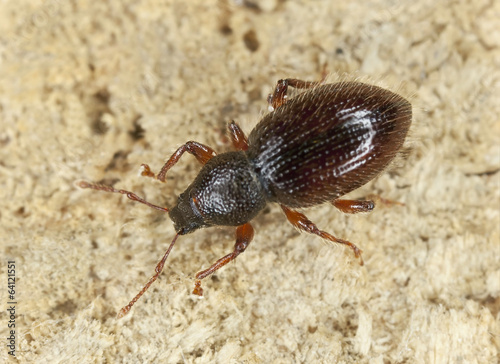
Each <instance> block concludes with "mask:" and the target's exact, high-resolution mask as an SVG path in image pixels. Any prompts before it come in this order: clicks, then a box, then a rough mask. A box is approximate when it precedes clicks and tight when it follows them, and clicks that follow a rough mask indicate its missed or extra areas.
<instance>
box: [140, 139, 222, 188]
mask: <svg viewBox="0 0 500 364" xmlns="http://www.w3.org/2000/svg"><path fill="white" fill-rule="evenodd" d="M185 152H188V153H189V154H192V155H193V156H194V157H195V158H196V159H197V160H198V162H200V163H201V164H205V163H207V162H208V161H209V160H210V159H212V158H213V157H215V156H216V155H217V153H216V152H215V151H214V150H213V149H212V148H210V147H209V146H206V145H205V144H201V143H198V142H193V141H189V142H187V143H185V144H183V145H181V146H180V147H179V148H178V149H177V150H176V151H175V152H174V154H172V156H171V157H170V158H169V159H168V161H167V162H166V163H165V164H164V165H163V167H162V168H161V170H160V172H159V173H158V174H157V175H155V174H154V173H153V172H152V171H151V168H150V167H149V166H148V165H147V164H142V168H143V170H142V172H141V175H142V176H145V177H151V178H156V179H157V180H159V181H161V182H165V177H166V175H167V172H168V170H169V169H170V168H172V167H173V166H174V165H175V164H176V163H177V162H178V161H179V159H180V158H181V157H182V155H183V154H184V153H185Z"/></svg>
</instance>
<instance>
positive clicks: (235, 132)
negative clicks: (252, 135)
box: [228, 120, 248, 151]
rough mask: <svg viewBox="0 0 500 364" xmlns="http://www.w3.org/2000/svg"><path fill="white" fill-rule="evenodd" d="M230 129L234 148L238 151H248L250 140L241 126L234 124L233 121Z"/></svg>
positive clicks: (229, 126)
mask: <svg viewBox="0 0 500 364" xmlns="http://www.w3.org/2000/svg"><path fill="white" fill-rule="evenodd" d="M228 129H229V135H230V137H231V141H232V142H233V146H234V147H235V148H236V149H238V150H243V151H245V150H248V138H247V136H246V135H245V133H243V130H241V128H240V127H239V125H238V124H236V123H235V122H234V120H231V122H230V123H229V125H228Z"/></svg>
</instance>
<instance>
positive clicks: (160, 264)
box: [116, 233, 180, 318]
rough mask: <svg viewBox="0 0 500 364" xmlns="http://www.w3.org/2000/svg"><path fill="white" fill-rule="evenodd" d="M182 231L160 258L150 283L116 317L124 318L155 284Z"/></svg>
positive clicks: (176, 235)
mask: <svg viewBox="0 0 500 364" xmlns="http://www.w3.org/2000/svg"><path fill="white" fill-rule="evenodd" d="M179 235H180V233H177V234H175V236H174V239H173V240H172V242H171V243H170V246H169V247H168V249H167V251H166V252H165V255H164V256H163V258H162V259H161V260H160V262H159V263H158V264H157V265H156V268H155V272H156V273H155V274H154V276H152V277H151V278H150V279H149V281H148V283H146V285H145V286H144V288H143V289H142V290H141V291H140V292H139V293H138V294H137V296H135V297H134V298H133V299H132V301H130V302H129V304H128V305H126V306H125V307H123V308H122V309H121V310H120V312H118V314H117V315H116V318H122V317H123V316H125V315H126V314H127V313H128V312H129V311H130V309H131V308H132V306H133V305H134V304H135V303H136V302H137V300H138V299H139V298H141V296H142V295H143V294H144V293H145V292H146V291H147V290H148V288H149V287H150V286H151V285H152V284H153V282H154V281H156V279H158V276H159V275H160V274H161V271H162V270H163V266H164V265H165V261H166V260H167V258H168V255H169V254H170V251H171V250H172V248H173V247H174V244H175V242H176V240H177V238H178V237H179Z"/></svg>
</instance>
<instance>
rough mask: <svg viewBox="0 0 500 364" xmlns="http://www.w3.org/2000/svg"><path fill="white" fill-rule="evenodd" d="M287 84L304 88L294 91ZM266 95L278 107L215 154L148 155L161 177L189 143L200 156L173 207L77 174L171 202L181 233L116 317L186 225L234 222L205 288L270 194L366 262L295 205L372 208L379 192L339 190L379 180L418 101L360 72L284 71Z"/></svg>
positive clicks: (300, 224)
mask: <svg viewBox="0 0 500 364" xmlns="http://www.w3.org/2000/svg"><path fill="white" fill-rule="evenodd" d="M289 86H291V87H295V88H299V89H307V90H306V91H304V92H302V93H301V94H299V95H298V96H296V97H293V98H290V99H287V90H288V87H289ZM268 102H269V105H270V110H271V112H270V113H268V114H267V115H266V116H265V117H264V118H263V119H262V120H261V121H260V122H259V123H258V124H257V126H256V127H255V128H254V129H253V130H252V132H251V133H250V135H249V137H248V138H247V137H246V136H245V134H244V133H243V131H242V130H241V129H240V127H239V126H238V125H237V124H236V123H235V122H234V121H233V122H231V123H230V124H229V133H230V136H231V140H232V143H233V145H234V147H235V149H236V151H232V152H226V153H222V154H216V153H215V151H214V150H213V149H212V148H210V147H208V146H206V145H203V144H201V143H197V142H194V141H189V142H187V143H186V144H184V145H182V146H181V147H179V148H178V149H177V151H176V152H175V153H174V154H173V155H172V156H171V157H170V159H169V160H168V161H167V162H166V163H165V165H164V166H163V168H162V169H161V170H160V172H159V173H158V174H157V175H155V174H154V173H153V172H152V171H151V169H150V167H149V166H148V165H146V164H143V172H142V175H144V176H149V177H153V178H156V179H158V180H160V181H161V182H165V176H166V174H167V172H168V171H169V170H170V168H171V167H172V166H174V165H175V164H176V163H177V162H178V161H179V159H180V157H181V156H182V155H183V154H184V153H185V152H188V153H190V154H192V155H194V156H195V157H196V159H197V160H198V161H199V162H200V163H201V164H203V168H202V169H201V171H200V172H199V174H198V176H197V177H196V179H195V180H194V181H193V183H191V185H190V186H189V187H188V188H187V189H186V190H185V191H184V192H183V193H182V194H181V195H180V196H179V198H178V200H177V204H176V205H175V206H174V207H173V208H166V207H161V206H157V205H154V204H152V203H149V202H147V201H146V200H144V199H142V198H141V197H139V196H137V195H136V194H134V193H133V192H130V191H126V190H120V189H115V188H113V187H110V186H104V185H99V184H93V183H88V182H79V184H78V185H79V186H80V187H82V188H92V189H95V190H101V191H106V192H115V193H121V194H124V195H126V196H127V197H128V198H130V199H131V200H134V201H137V202H140V203H143V204H145V205H148V206H149V207H152V208H155V209H157V210H160V211H163V212H167V213H168V214H169V216H170V218H171V219H172V221H173V223H174V226H175V231H176V235H175V237H174V239H173V240H172V242H171V243H170V246H169V247H168V249H167V251H166V252H165V254H164V256H163V258H162V259H161V261H160V262H159V263H158V265H157V266H156V271H155V274H154V275H153V276H152V277H151V279H150V280H149V281H148V282H147V283H146V285H145V286H144V288H143V289H142V290H141V291H140V292H139V293H138V294H137V295H136V296H135V297H134V299H132V301H130V303H129V304H128V305H126V306H125V307H123V308H122V309H121V310H120V312H119V313H118V317H123V316H124V315H126V314H127V313H128V312H129V311H130V309H131V307H132V306H133V305H134V304H135V302H137V300H138V299H139V298H140V297H141V296H142V295H143V294H144V292H146V290H147V289H148V288H149V287H150V286H151V284H152V283H153V282H154V281H155V280H156V279H157V278H158V276H159V275H160V273H161V271H162V270H163V266H164V264H165V261H166V259H167V257H168V255H169V253H170V251H171V250H172V248H173V246H174V244H175V242H176V241H177V238H178V237H179V235H185V234H188V233H191V232H193V231H195V230H197V229H200V228H205V227H209V226H235V227H236V243H235V245H234V250H233V252H232V253H230V254H228V255H226V256H224V257H222V258H220V259H219V260H218V261H216V262H215V263H214V264H213V265H212V266H210V267H209V268H208V269H205V270H203V271H201V272H199V273H198V274H197V275H196V280H195V288H194V291H193V293H194V294H197V295H202V294H203V289H202V288H201V280H202V279H203V278H205V277H207V276H209V275H210V274H212V273H214V272H215V271H217V270H218V269H220V268H222V267H223V266H224V265H226V264H227V263H229V262H230V261H232V260H234V259H235V258H236V257H237V256H238V255H239V254H241V253H243V252H244V251H245V249H246V248H247V247H248V245H249V244H250V242H251V241H252V238H253V235H254V229H253V227H252V225H251V224H250V221H251V220H252V219H253V218H254V217H255V216H256V215H257V214H258V213H259V212H260V211H261V210H262V209H263V208H264V207H265V206H266V204H267V203H270V202H275V203H278V204H280V206H281V208H282V210H283V212H284V213H285V215H286V217H287V219H288V221H289V222H290V223H291V224H292V225H293V226H295V227H296V228H298V229H299V230H302V231H305V232H308V233H311V234H315V235H318V236H320V237H321V238H323V239H326V240H329V241H331V242H334V243H338V244H343V245H346V246H348V247H349V248H351V249H352V251H353V252H354V255H355V256H356V257H357V258H359V261H360V264H361V265H362V264H363V260H362V258H361V252H362V251H361V250H360V249H359V248H358V247H357V246H356V245H354V244H352V243H351V242H349V241H346V240H342V239H338V238H336V237H334V236H333V235H331V234H329V233H327V232H325V231H322V230H320V229H319V228H318V227H317V226H316V225H315V224H314V223H313V222H311V221H310V220H309V219H308V218H307V217H306V216H305V215H304V214H302V213H301V212H299V211H297V210H296V209H297V208H305V207H311V206H314V205H318V204H322V203H324V202H331V203H332V204H333V205H334V206H335V207H337V208H338V209H339V210H341V211H343V212H345V213H357V212H368V211H371V210H372V209H373V208H374V203H373V201H369V200H362V201H357V200H344V199H340V198H341V197H342V196H343V195H345V194H347V193H348V192H351V191H353V190H355V189H356V188H358V187H360V186H362V185H364V184H366V183H367V182H369V181H370V180H372V179H373V178H374V177H376V176H377V175H378V174H380V173H381V172H382V171H383V170H384V169H385V168H386V166H387V165H388V164H389V163H390V162H391V161H392V160H393V159H394V157H395V156H396V154H397V152H398V151H399V150H400V148H401V146H402V145H403V142H404V140H405V138H406V134H407V133H408V129H409V128H410V125H411V119H412V110H411V104H410V103H409V102H408V101H407V100H406V99H404V98H403V97H401V96H399V95H397V94H395V93H393V92H391V91H388V90H386V89H383V88H380V87H377V86H372V85H368V84H364V83H360V82H339V83H332V84H321V83H320V82H307V81H301V80H297V79H285V80H280V81H278V83H277V86H276V88H275V90H274V93H272V94H270V95H269V98H268Z"/></svg>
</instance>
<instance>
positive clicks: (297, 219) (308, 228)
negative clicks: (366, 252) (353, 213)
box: [281, 205, 364, 265]
mask: <svg viewBox="0 0 500 364" xmlns="http://www.w3.org/2000/svg"><path fill="white" fill-rule="evenodd" d="M281 208H282V209H283V211H284V212H285V215H286V218H287V219H288V221H289V222H290V223H291V224H292V225H293V226H295V227H296V228H297V229H299V230H302V231H305V232H307V233H310V234H315V235H318V236H319V237H321V238H323V239H326V240H329V241H331V242H334V243H337V244H343V245H347V246H348V247H349V248H351V249H352V251H353V252H354V256H355V257H356V258H358V259H359V264H360V265H363V264H364V262H363V258H362V257H361V253H363V251H362V250H361V249H359V248H358V247H357V246H356V245H354V244H353V243H351V242H349V241H347V240H342V239H338V238H336V237H335V236H333V235H331V234H329V233H327V232H326V231H322V230H320V229H318V227H317V226H316V225H315V224H314V223H313V222H312V221H311V220H309V219H308V218H307V217H306V215H304V214H302V213H300V212H298V211H295V210H292V209H290V208H288V207H286V206H284V205H281Z"/></svg>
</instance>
